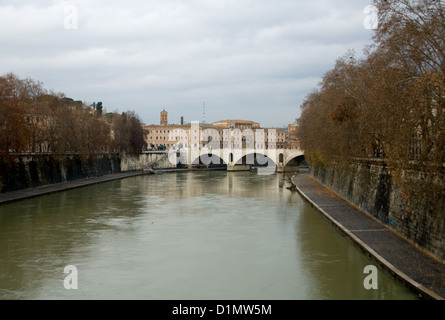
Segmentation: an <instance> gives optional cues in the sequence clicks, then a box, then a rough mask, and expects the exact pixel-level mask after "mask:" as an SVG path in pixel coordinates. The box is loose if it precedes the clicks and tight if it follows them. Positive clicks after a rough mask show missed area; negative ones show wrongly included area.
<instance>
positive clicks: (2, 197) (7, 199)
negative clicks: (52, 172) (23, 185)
mask: <svg viewBox="0 0 445 320" xmlns="http://www.w3.org/2000/svg"><path fill="white" fill-rule="evenodd" d="M142 174H143V173H142V171H131V172H121V173H114V174H108V175H104V176H99V177H94V178H87V179H79V180H74V181H68V182H64V183H58V184H53V185H47V186H42V187H38V188H30V189H23V190H19V191H15V192H8V193H2V194H0V205H3V204H7V203H11V202H15V201H20V200H24V199H29V198H35V197H39V196H42V195H45V194H51V193H56V192H62V191H66V190H71V189H76V188H81V187H85V186H88V185H93V184H97V183H102V182H107V181H112V180H118V179H124V178H128V177H134V176H138V175H142Z"/></svg>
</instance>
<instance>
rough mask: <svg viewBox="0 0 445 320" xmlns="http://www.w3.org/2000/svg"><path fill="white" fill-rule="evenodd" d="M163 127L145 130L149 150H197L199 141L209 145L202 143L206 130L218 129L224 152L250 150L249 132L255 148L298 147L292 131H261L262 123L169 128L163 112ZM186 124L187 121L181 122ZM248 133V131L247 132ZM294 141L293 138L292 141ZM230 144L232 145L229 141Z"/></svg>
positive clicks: (152, 126)
mask: <svg viewBox="0 0 445 320" xmlns="http://www.w3.org/2000/svg"><path fill="white" fill-rule="evenodd" d="M160 120H161V121H160V123H161V124H160V125H149V126H146V127H145V132H146V137H147V138H146V139H147V145H148V149H149V150H150V149H152V150H153V149H154V150H169V149H170V148H171V147H173V146H175V145H179V144H181V145H182V147H183V148H188V147H193V146H195V144H196V141H199V144H200V146H201V147H202V146H203V145H205V144H206V142H204V141H200V136H201V133H202V131H203V130H205V129H214V130H216V131H217V132H218V134H219V139H220V148H221V149H222V148H225V147H228V146H229V145H232V146H234V147H240V146H243V147H245V146H246V143H247V142H248V140H249V139H251V138H250V137H249V136H248V130H252V133H253V134H254V136H253V139H254V140H255V148H266V149H267V148H269V146H271V145H274V147H275V148H278V149H288V148H289V147H290V145H295V143H293V142H291V141H290V137H289V134H288V130H286V129H279V128H261V126H260V124H259V123H258V122H254V121H245V120H223V121H218V122H215V123H213V125H202V124H199V130H197V129H195V128H194V127H195V126H193V129H192V124H183V123H182V124H180V125H175V124H173V125H169V124H168V113H167V111H165V110H163V111H162V112H161V119H160ZM181 122H183V121H181ZM227 129H230V130H232V129H239V130H235V131H233V132H232V133H231V136H230V137H227V135H225V134H224V130H227ZM246 130H247V131H246ZM292 139H293V138H292ZM229 140H230V141H229Z"/></svg>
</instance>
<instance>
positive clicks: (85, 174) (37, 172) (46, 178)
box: [0, 154, 121, 193]
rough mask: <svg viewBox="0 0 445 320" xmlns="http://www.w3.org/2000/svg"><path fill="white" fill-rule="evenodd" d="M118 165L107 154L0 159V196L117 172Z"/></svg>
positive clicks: (34, 155) (21, 155) (118, 170)
mask: <svg viewBox="0 0 445 320" xmlns="http://www.w3.org/2000/svg"><path fill="white" fill-rule="evenodd" d="M120 163H121V160H120V157H119V156H118V155H110V154H93V155H79V154H71V155H69V154H68V155H55V154H19V155H12V154H7V155H0V193H5V192H11V191H17V190H21V189H26V188H34V187H39V186H43V185H48V184H55V183H62V182H66V181H73V180H77V179H84V178H90V177H97V176H100V175H104V174H111V173H116V172H121V167H120Z"/></svg>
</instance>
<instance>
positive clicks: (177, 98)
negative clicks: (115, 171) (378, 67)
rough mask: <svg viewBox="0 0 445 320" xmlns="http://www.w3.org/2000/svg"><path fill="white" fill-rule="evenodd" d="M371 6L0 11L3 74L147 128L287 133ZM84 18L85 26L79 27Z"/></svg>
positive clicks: (23, 7) (317, 3) (76, 5)
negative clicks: (233, 125) (237, 125)
mask: <svg viewBox="0 0 445 320" xmlns="http://www.w3.org/2000/svg"><path fill="white" fill-rule="evenodd" d="M369 4H371V0H335V1H334V0H332V1H321V0H313V1H297V0H275V1H272V0H181V1H179V0H127V1H116V0H107V1H95V0H93V1H91V0H89V1H86V0H78V1H46V0H44V1H42V0H39V1H20V0H10V1H7V0H6V1H5V0H0V43H1V49H0V74H1V75H3V74H5V73H8V72H12V73H15V74H16V75H18V76H19V77H21V78H27V77H29V78H32V79H34V80H39V81H42V82H43V84H44V87H45V88H46V89H48V90H54V91H56V92H62V93H64V94H65V95H66V96H68V97H71V98H73V99H75V100H82V101H85V102H87V103H92V102H97V101H102V102H103V104H104V106H105V107H106V108H107V111H119V112H123V111H126V110H134V111H136V112H137V113H138V114H139V115H140V117H141V119H142V121H143V122H145V123H147V124H152V123H159V113H160V111H162V109H164V108H165V109H166V110H167V111H168V112H169V122H170V123H178V122H179V121H180V118H181V116H184V118H185V121H187V122H189V121H193V120H199V121H202V118H203V104H204V101H205V109H206V120H207V122H214V121H217V120H223V119H243V120H254V121H257V122H260V123H261V125H262V126H264V127H282V126H287V124H289V123H292V122H294V120H295V119H296V118H298V117H299V115H300V105H301V103H302V101H303V100H304V98H305V97H306V96H307V94H309V93H310V92H311V91H312V90H313V89H314V88H316V87H317V85H318V83H319V82H320V80H321V77H322V76H323V75H324V73H325V72H327V71H329V70H330V69H332V68H333V66H334V63H335V60H336V59H338V58H339V57H341V56H343V55H344V54H345V53H346V52H347V51H348V49H355V51H356V53H357V55H360V54H361V53H362V51H363V49H364V48H365V46H366V45H368V44H370V43H372V30H369V29H367V28H365V25H364V20H365V18H366V14H365V13H364V9H365V7H366V6H367V5H369ZM76 16H77V19H76Z"/></svg>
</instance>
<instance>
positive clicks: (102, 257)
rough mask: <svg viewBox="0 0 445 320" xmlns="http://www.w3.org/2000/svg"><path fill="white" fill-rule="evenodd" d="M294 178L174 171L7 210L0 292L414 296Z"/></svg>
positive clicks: (17, 295)
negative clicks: (371, 273) (294, 184)
mask: <svg viewBox="0 0 445 320" xmlns="http://www.w3.org/2000/svg"><path fill="white" fill-rule="evenodd" d="M288 186H289V183H288V182H287V180H286V177H285V176H284V175H281V174H275V175H266V176H259V175H257V174H255V173H252V172H234V173H228V172H225V171H202V172H183V173H168V174H156V175H150V176H138V177H134V178H128V179H124V180H118V181H112V182H108V183H103V184H99V185H94V186H90V187H85V188H81V189H76V190H71V191H67V192H63V193H57V194H53V195H47V196H42V197H39V198H35V199H30V200H25V201H21V202H17V203H13V204H9V205H4V206H0V299H144V300H148V299H149V300H257V299H258V300H278V299H279V300H315V299H317V300H318V299H366V300H368V299H405V300H406V299H416V298H417V296H416V294H414V293H413V292H411V291H409V290H408V289H406V288H405V287H404V286H403V285H401V284H400V283H398V282H397V281H396V280H394V279H392V278H391V276H389V275H388V274H387V273H386V272H385V271H384V270H383V269H380V268H379V266H378V265H377V264H376V263H375V262H374V261H373V260H371V259H370V258H368V257H367V256H366V255H365V254H363V253H362V252H361V251H360V250H359V249H358V248H357V247H356V246H354V245H353V244H352V243H351V242H350V241H349V240H347V239H346V238H344V237H343V236H342V235H341V234H340V233H339V232H338V231H337V230H335V229H334V228H333V227H332V226H331V225H330V224H329V223H328V222H327V220H326V219H325V218H324V217H322V216H321V215H320V214H319V213H317V212H316V211H315V210H314V209H312V208H311V207H310V206H309V205H308V204H307V203H305V201H304V200H303V199H302V198H301V197H300V196H299V195H298V193H296V192H291V191H289V190H288V189H287V188H286V187H288ZM368 265H376V267H377V271H378V273H377V276H378V277H377V279H378V289H377V290H374V289H371V290H367V289H365V287H364V280H365V278H366V277H367V276H368V274H365V273H364V268H365V267H366V266H368ZM66 266H74V267H75V268H76V270H77V274H76V273H74V272H71V271H67V273H64V268H65V267H66ZM71 270H72V269H71ZM76 276H77V277H76ZM75 280H77V281H75ZM67 283H68V284H71V285H73V284H74V283H76V284H77V289H67V288H66V284H67ZM68 287H69V286H68Z"/></svg>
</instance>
